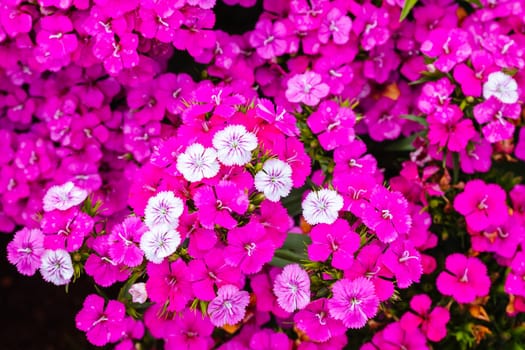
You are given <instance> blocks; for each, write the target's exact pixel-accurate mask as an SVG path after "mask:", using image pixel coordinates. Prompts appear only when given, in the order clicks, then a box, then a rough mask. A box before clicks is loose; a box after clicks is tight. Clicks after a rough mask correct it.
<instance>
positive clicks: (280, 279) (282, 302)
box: [273, 264, 310, 312]
mask: <svg viewBox="0 0 525 350" xmlns="http://www.w3.org/2000/svg"><path fill="white" fill-rule="evenodd" d="M273 292H274V294H275V296H277V302H278V303H279V306H281V307H282V308H283V309H284V310H286V311H288V312H294V311H295V310H301V309H304V308H305V307H306V305H308V303H310V277H309V276H308V273H307V272H306V271H305V270H303V269H302V268H301V267H300V266H299V265H298V264H291V265H286V266H285V267H284V269H283V271H282V272H281V273H280V274H279V275H277V277H276V278H275V281H274V284H273Z"/></svg>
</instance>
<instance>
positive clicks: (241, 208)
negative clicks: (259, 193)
mask: <svg viewBox="0 0 525 350" xmlns="http://www.w3.org/2000/svg"><path fill="white" fill-rule="evenodd" d="M194 201H195V205H196V206H197V208H198V209H199V210H198V212H197V215H198V217H199V221H200V223H201V225H202V226H203V227H204V228H208V229H213V228H214V227H215V225H219V226H222V227H224V228H227V229H231V228H234V227H235V226H237V220H235V219H234V218H233V216H232V214H233V215H234V214H235V213H237V214H241V215H242V214H244V213H245V212H246V210H247V209H248V205H249V201H248V195H247V194H246V192H245V191H244V190H243V189H241V188H239V187H238V186H237V185H236V184H235V183H233V182H229V181H221V182H219V184H218V185H217V186H214V187H211V186H202V187H200V188H199V189H198V190H197V191H196V192H195V194H194Z"/></svg>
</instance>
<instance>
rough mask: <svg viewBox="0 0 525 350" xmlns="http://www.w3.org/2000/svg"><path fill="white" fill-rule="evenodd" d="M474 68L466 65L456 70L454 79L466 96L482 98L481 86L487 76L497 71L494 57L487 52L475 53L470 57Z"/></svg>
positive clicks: (458, 66) (457, 67)
mask: <svg viewBox="0 0 525 350" xmlns="http://www.w3.org/2000/svg"><path fill="white" fill-rule="evenodd" d="M470 61H471V63H472V68H470V67H469V66H467V65H466V64H465V63H461V64H458V65H457V66H456V68H454V79H456V80H457V82H458V83H459V84H460V86H461V90H463V93H464V94H465V95H466V96H473V97H480V96H481V86H482V83H483V82H484V81H486V78H487V76H488V75H489V74H490V73H492V72H494V71H495V70H497V69H498V68H497V67H496V66H495V65H494V60H493V59H492V55H491V54H490V53H488V52H487V51H485V50H477V51H473V52H472V55H471V57H470Z"/></svg>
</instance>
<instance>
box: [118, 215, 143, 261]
mask: <svg viewBox="0 0 525 350" xmlns="http://www.w3.org/2000/svg"><path fill="white" fill-rule="evenodd" d="M146 231H148V227H147V226H146V225H144V223H143V222H142V220H140V218H139V217H136V216H131V217H128V218H126V219H125V220H124V221H123V222H122V223H121V224H118V225H115V226H114V227H113V229H112V230H111V233H110V235H109V245H110V246H109V256H110V257H111V259H112V260H113V261H114V262H115V263H117V264H124V265H126V266H129V267H135V266H138V265H140V263H142V259H143V256H144V253H143V252H142V250H140V247H139V243H140V238H141V237H142V235H143V234H144V233H145V232H146Z"/></svg>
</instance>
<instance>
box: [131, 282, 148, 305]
mask: <svg viewBox="0 0 525 350" xmlns="http://www.w3.org/2000/svg"><path fill="white" fill-rule="evenodd" d="M128 292H129V294H130V295H131V301H133V302H134V303H139V304H143V303H145V302H146V300H147V299H148V291H147V290H146V283H144V282H140V283H135V284H133V285H132V286H131V287H130V288H129V290H128Z"/></svg>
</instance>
